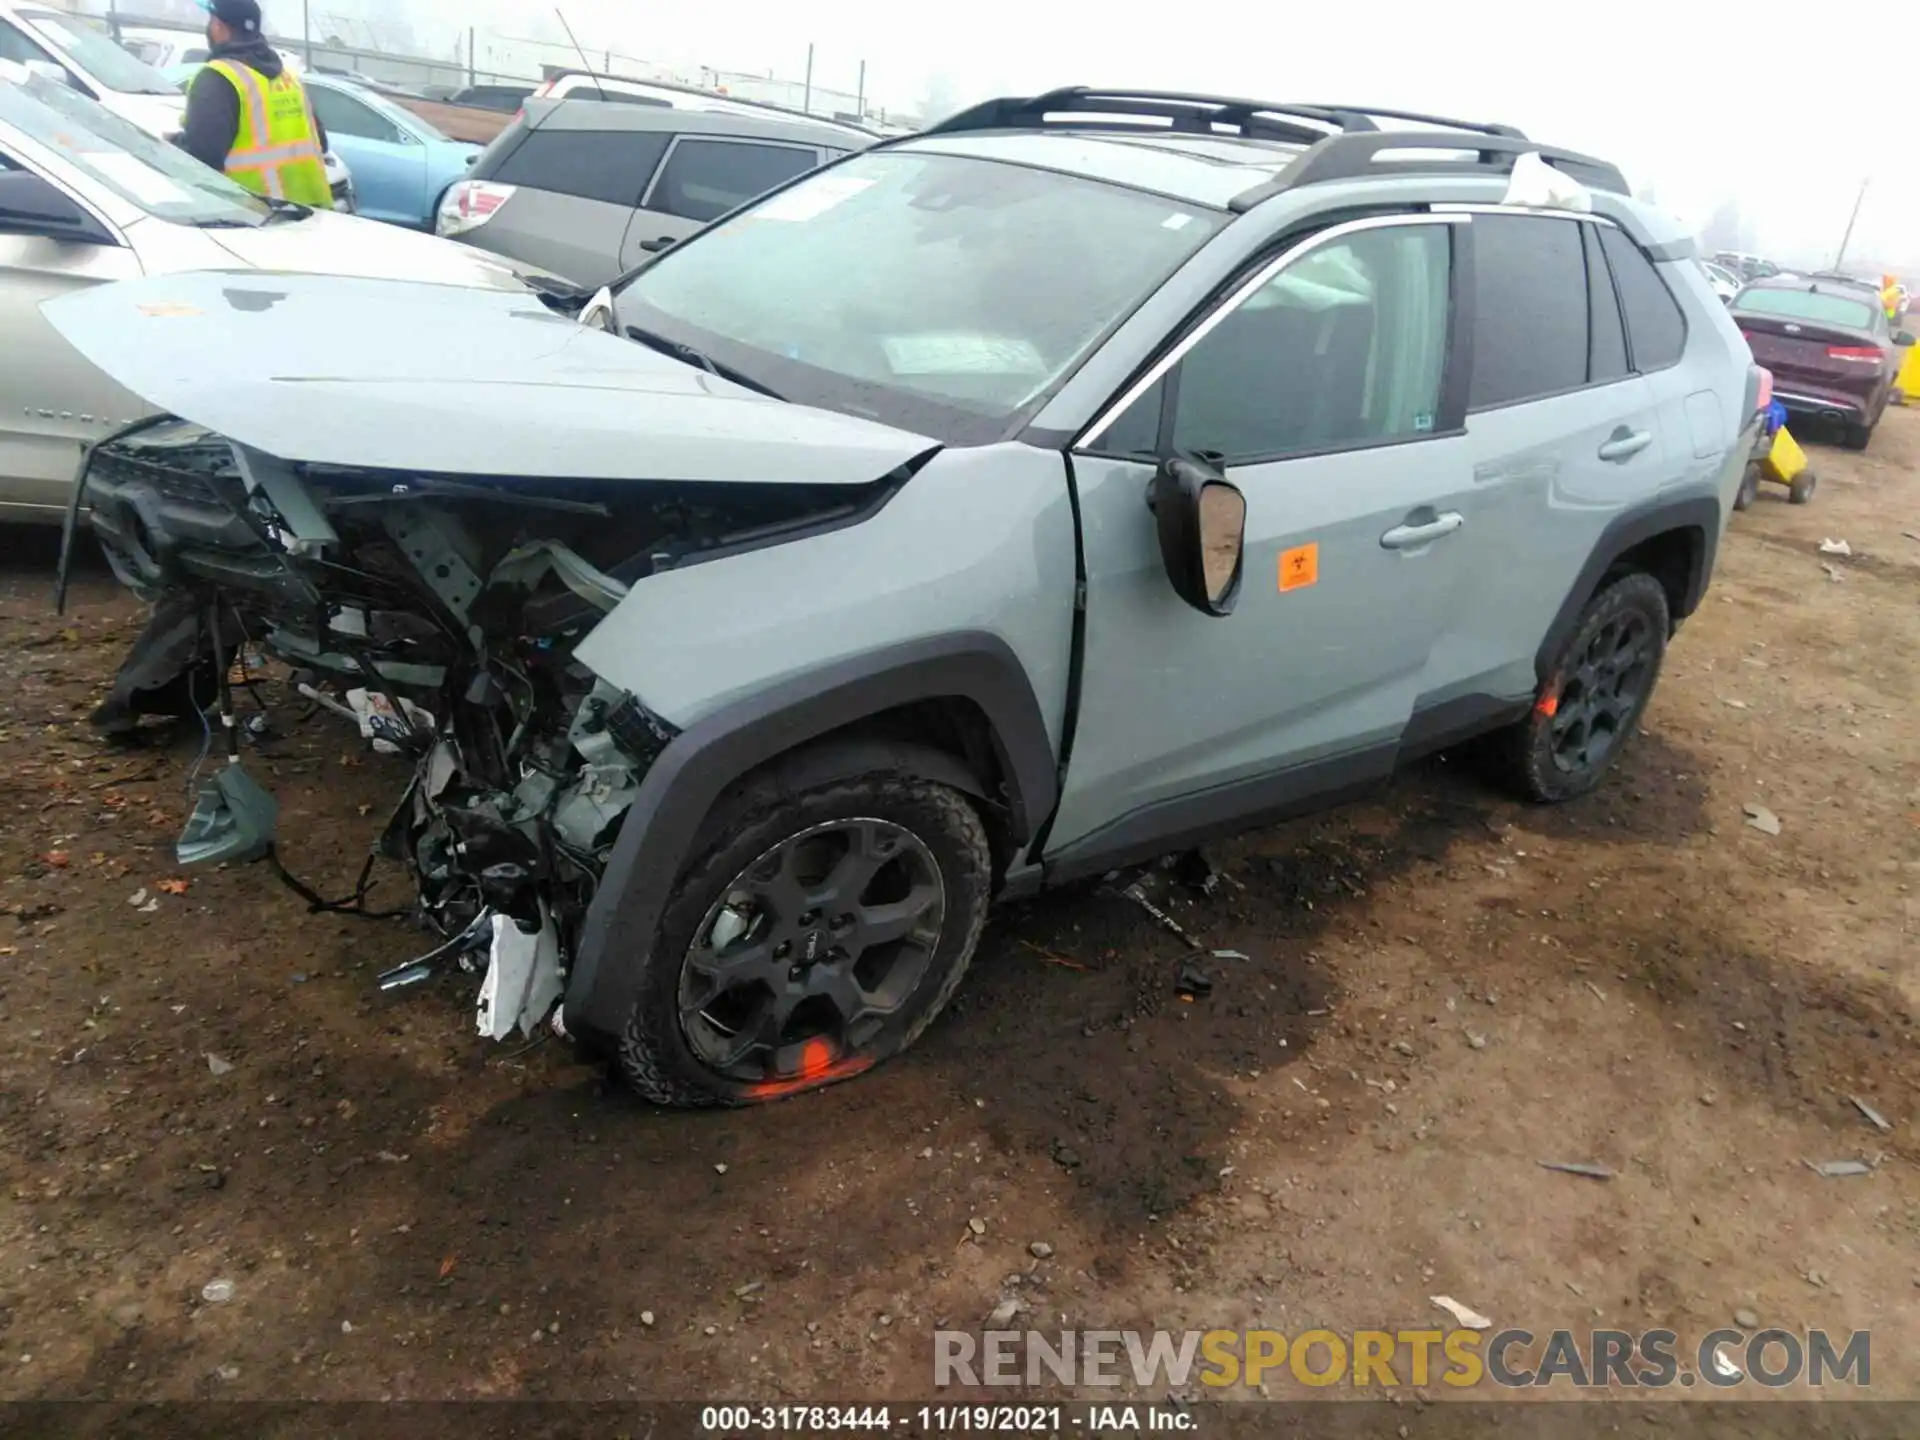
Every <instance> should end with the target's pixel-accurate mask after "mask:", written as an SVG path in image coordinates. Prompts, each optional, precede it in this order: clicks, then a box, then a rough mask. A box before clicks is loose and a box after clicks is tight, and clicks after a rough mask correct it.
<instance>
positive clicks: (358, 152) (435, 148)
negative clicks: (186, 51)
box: [167, 65, 481, 231]
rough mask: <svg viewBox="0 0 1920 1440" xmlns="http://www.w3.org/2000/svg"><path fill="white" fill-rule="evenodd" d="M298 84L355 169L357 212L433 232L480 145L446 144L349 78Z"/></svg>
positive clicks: (184, 75) (189, 69)
mask: <svg viewBox="0 0 1920 1440" xmlns="http://www.w3.org/2000/svg"><path fill="white" fill-rule="evenodd" d="M199 68H200V67H199V66H198V65H180V66H175V67H174V68H173V69H172V70H170V71H168V72H167V76H168V78H169V79H172V80H177V81H179V83H180V84H181V86H182V87H183V88H184V87H185V86H186V85H187V84H188V83H190V81H191V78H192V75H193V73H194V72H195V71H197V70H198V69H199ZM300 82H301V83H302V84H303V85H305V86H306V87H307V95H308V97H309V98H310V99H311V100H312V102H313V111H314V114H315V115H317V116H318V117H319V119H320V124H321V125H322V127H324V128H325V130H326V132H327V148H328V149H329V151H331V152H332V153H333V154H334V155H336V156H338V157H339V158H340V159H341V160H343V161H345V162H346V166H347V169H348V170H349V171H351V172H352V175H353V190H354V208H355V210H357V211H358V212H359V213H360V214H362V215H364V216H366V217H367V218H368V219H370V220H385V221H388V222H389V223H391V224H394V225H405V226H408V227H409V228H411V229H414V230H427V231H431V230H432V229H433V219H434V214H435V212H436V211H438V209H439V208H440V197H441V196H442V195H444V194H445V193H446V191H447V187H448V186H450V185H452V184H453V183H454V181H456V180H459V179H461V178H463V177H464V176H465V175H466V173H467V167H468V166H469V165H471V164H472V163H473V158H474V156H476V155H478V154H479V153H480V150H481V147H480V146H478V145H472V144H468V143H467V142H466V141H464V140H449V139H448V138H447V137H446V136H445V135H442V134H441V133H440V132H439V131H438V130H436V129H434V128H433V126H431V125H429V124H428V123H427V122H426V121H425V120H422V119H421V118H420V117H419V116H418V115H416V114H414V113H413V112H412V111H411V110H408V109H406V108H405V107H404V106H400V105H396V104H395V103H394V102H393V101H391V100H389V99H388V98H387V97H386V96H384V95H378V94H375V93H374V92H373V91H371V90H367V89H364V88H362V87H361V86H358V85H355V84H353V83H352V82H351V81H348V80H342V79H339V78H337V77H335V76H332V75H318V74H315V73H314V72H313V71H311V70H309V71H306V72H304V73H302V74H301V76H300Z"/></svg>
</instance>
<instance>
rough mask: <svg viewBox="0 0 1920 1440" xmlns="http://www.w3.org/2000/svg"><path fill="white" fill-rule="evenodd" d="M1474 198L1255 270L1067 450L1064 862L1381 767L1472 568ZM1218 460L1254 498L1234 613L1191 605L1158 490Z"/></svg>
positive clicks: (1226, 821)
mask: <svg viewBox="0 0 1920 1440" xmlns="http://www.w3.org/2000/svg"><path fill="white" fill-rule="evenodd" d="M1462 223H1464V220H1463V218H1462V217H1441V216H1432V217H1426V216H1422V217H1412V216H1402V217H1387V218H1382V219H1372V220H1362V221H1355V222H1351V223H1349V224H1347V225H1342V226H1336V227H1334V228H1332V229H1330V230H1328V231H1325V232H1322V233H1321V234H1320V235H1319V236H1317V237H1315V238H1314V239H1312V240H1310V241H1308V242H1306V243H1305V244H1303V245H1300V246H1296V247H1295V248H1294V249H1293V250H1292V251H1290V252H1289V253H1288V254H1287V255H1286V256H1284V257H1282V259H1281V260H1280V261H1278V262H1276V263H1277V265H1278V268H1277V269H1275V268H1272V267H1269V269H1268V271H1267V272H1265V273H1259V274H1256V275H1254V276H1253V277H1252V278H1251V279H1249V280H1248V281H1246V282H1245V283H1244V284H1242V285H1241V286H1240V288H1239V289H1238V290H1236V291H1235V292H1234V293H1233V294H1232V295H1231V296H1230V297H1229V298H1228V299H1227V300H1226V301H1225V302H1224V303H1223V305H1222V306H1221V307H1220V308H1219V309H1217V310H1216V311H1214V312H1213V313H1211V314H1210V315H1209V316H1208V317H1207V318H1206V319H1205V320H1203V321H1201V322H1200V324H1199V325H1198V326H1197V327H1196V329H1195V331H1194V333H1193V335H1191V336H1189V337H1188V339H1187V340H1186V341H1183V342H1182V345H1181V346H1178V347H1176V348H1175V350H1174V351H1173V352H1172V353H1173V355H1174V356H1176V357H1178V360H1177V363H1175V364H1174V365H1173V366H1172V367H1171V368H1170V369H1168V370H1167V372H1166V373H1165V374H1164V375H1163V376H1162V377H1161V378H1160V379H1159V380H1157V381H1155V382H1154V383H1153V384H1152V386H1151V388H1150V389H1148V390H1147V391H1145V392H1144V393H1142V394H1141V395H1140V396H1139V397H1138V398H1137V399H1136V400H1135V401H1134V402H1133V403H1132V404H1131V405H1130V406H1128V407H1127V408H1126V409H1125V410H1124V411H1122V412H1121V413H1120V415H1119V416H1118V417H1117V418H1116V419H1114V420H1113V421H1112V422H1111V423H1110V424H1104V425H1103V424H1102V423H1100V422H1096V425H1095V427H1094V429H1092V430H1090V431H1089V432H1088V439H1087V441H1086V443H1084V444H1083V445H1082V446H1081V447H1080V449H1079V450H1077V451H1076V453H1075V454H1074V456H1073V465H1074V474H1075V478H1076V483H1077V485H1078V488H1079V498H1080V507H1081V519H1082V527H1083V534H1084V544H1085V555H1086V571H1087V599H1086V605H1087V618H1086V652H1085V664H1084V669H1083V672H1082V686H1081V698H1080V704H1079V711H1078V715H1079V719H1078V725H1077V729H1076V734H1075V738H1074V742H1073V750H1072V755H1071V759H1070V762H1069V764H1068V769H1067V776H1066V782H1065V786H1064V791H1063V795H1062V799H1061V804H1060V808H1059V811H1058V813H1057V815H1056V818H1055V822H1054V826H1053V830H1052V832H1051V835H1050V837H1049V843H1048V851H1049V854H1048V859H1049V861H1050V863H1052V864H1053V865H1054V867H1055V869H1056V872H1057V873H1059V874H1061V875H1062V876H1066V875H1070V874H1073V873H1082V872H1084V871H1086V870H1089V869H1095V868H1099V867H1100V866H1102V865H1104V864H1108V863H1117V862H1118V861H1120V860H1122V859H1126V858H1131V857H1134V856H1145V855H1150V854H1152V853H1155V852H1156V851H1164V850H1167V849H1171V848H1174V847H1175V845H1177V844H1180V843H1184V842H1186V841H1188V840H1190V839H1197V838H1199V837H1200V836H1201V835H1203V834H1205V833H1208V832H1211V831H1217V830H1223V829H1229V828H1233V827H1234V826H1236V825H1239V824H1246V823H1251V822H1253V821H1255V820H1257V819H1259V818H1260V817H1261V816H1263V815H1270V814H1275V813H1280V812H1284V811H1286V810H1288V809H1291V808H1294V807H1296V806H1303V805H1305V804H1307V803H1309V802H1312V801H1317V800H1320V799H1324V798H1326V797H1327V796H1329V795H1330V794H1332V793H1334V792H1337V791H1339V790H1342V789H1344V788H1347V787H1349V786H1353V787H1358V786H1360V785H1363V784H1366V783H1369V782H1372V781H1375V780H1378V779H1380V778H1382V777H1384V776H1385V775H1386V774H1388V773H1389V772H1390V771H1391V769H1392V766H1393V760H1394V753H1395V750H1396V748H1397V747H1398V745H1399V742H1400V738H1401V734H1402V732H1403V730H1404V729H1405V728H1406V725H1407V721H1408V717H1409V715H1410V714H1411V712H1412V708H1413V703H1414V699H1415V697H1416V696H1417V695H1419V694H1420V693H1421V691H1422V689H1423V680H1422V675H1423V671H1424V669H1425V667H1426V664H1427V659H1428V655H1429V653H1430V652H1431V650H1432V648H1433V645H1434V642H1435V640H1436V638H1437V637H1438V636H1439V635H1440V633H1441V632H1442V630H1443V629H1444V627H1445V626H1446V625H1447V623H1448V620H1449V616H1450V615H1451V613H1452V611H1453V610H1454V608H1455V607H1456V605H1457V603H1458V596H1457V591H1458V590H1459V588H1460V587H1461V585H1462V583H1463V582H1464V581H1466V580H1468V579H1469V578H1470V577H1469V576H1468V575H1467V574H1466V568H1465V567H1464V566H1463V565H1462V564H1461V563H1460V561H1461V556H1462V555H1463V554H1464V553H1465V544H1466V541H1465V539H1464V538H1463V532H1464V531H1466V530H1467V528H1468V527H1469V526H1470V525H1471V524H1472V519H1473V497H1472V488H1473V466H1472V462H1471V459H1470V455H1469V451H1468V448H1467V441H1466V438H1465V436H1464V434H1463V433H1462V430H1461V422H1462V416H1463V413H1464V398H1465V391H1464V387H1463V385H1461V384H1459V383H1457V382H1456V381H1455V379H1454V378H1453V377H1451V376H1450V374H1449V370H1450V367H1449V355H1450V353H1451V347H1450V344H1449V335H1450V327H1451V325H1452V324H1453V323H1454V322H1453V318H1452V313H1451V312H1452V304H1451V297H1452V284H1451V276H1452V267H1453V250H1454V242H1453V237H1454V232H1455V229H1456V228H1457V227H1458V226H1459V225H1460V224H1462ZM1174 453H1178V454H1184V455H1187V456H1190V457H1196V458H1201V459H1203V460H1206V461H1209V462H1210V463H1213V464H1215V465H1217V466H1218V467H1219V468H1221V469H1222V470H1224V472H1225V474H1226V477H1227V479H1228V480H1230V481H1232V482H1233V483H1234V484H1235V485H1237V486H1238V487H1239V488H1240V490H1241V491H1242V493H1243V494H1244V495H1245V496H1246V502H1247V518H1246V545H1245V569H1244V575H1243V580H1242V583H1241V588H1240V593H1239V599H1238V603H1237V606H1236V608H1235V609H1234V611H1233V613H1231V614H1230V615H1227V616H1225V617H1223V618H1215V617H1210V616H1206V615H1202V614H1200V613H1199V612H1197V611H1195V610H1193V609H1190V608H1189V607H1188V606H1186V605H1185V604H1183V603H1182V602H1181V601H1180V600H1179V599H1178V598H1177V597H1176V596H1175V595H1174V592H1173V590H1172V588H1171V587H1170V586H1169V584H1168V582H1167V578H1166V574H1165V571H1164V568H1163V566H1162V563H1161V558H1160V554H1159V549H1158V544H1157V540H1156V531H1155V525H1154V517H1153V516H1152V514H1151V513H1150V512H1149V511H1148V509H1147V505H1146V494H1147V490H1148V485H1149V482H1150V480H1151V478H1152V476H1153V473H1154V470H1155V465H1156V462H1157V460H1158V459H1160V458H1164V457H1165V456H1167V455H1169V454H1174Z"/></svg>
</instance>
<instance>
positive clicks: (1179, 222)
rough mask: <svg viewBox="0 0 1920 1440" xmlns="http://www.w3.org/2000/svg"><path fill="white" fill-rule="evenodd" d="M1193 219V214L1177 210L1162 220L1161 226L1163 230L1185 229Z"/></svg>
mask: <svg viewBox="0 0 1920 1440" xmlns="http://www.w3.org/2000/svg"><path fill="white" fill-rule="evenodd" d="M1192 220H1193V216H1191V215H1186V214H1183V213H1181V212H1180V211H1178V210H1176V211H1174V212H1173V214H1171V215H1169V216H1168V217H1167V218H1166V219H1164V220H1162V221H1161V222H1160V228H1161V229H1162V230H1184V229H1186V228H1187V226H1188V224H1189V223H1190V222H1191V221H1192Z"/></svg>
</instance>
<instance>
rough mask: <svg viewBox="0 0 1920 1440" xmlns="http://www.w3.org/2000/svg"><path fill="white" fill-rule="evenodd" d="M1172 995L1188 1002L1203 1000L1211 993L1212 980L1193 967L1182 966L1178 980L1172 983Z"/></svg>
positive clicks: (1204, 972)
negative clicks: (1183, 998) (1188, 1000)
mask: <svg viewBox="0 0 1920 1440" xmlns="http://www.w3.org/2000/svg"><path fill="white" fill-rule="evenodd" d="M1173 993H1174V994H1176V995H1180V996H1184V997H1185V998H1187V999H1190V1000H1204V999H1206V997H1207V996H1209V995H1211V994H1212V993H1213V980H1212V978H1211V977H1210V976H1209V975H1208V974H1207V973H1206V971H1204V970H1202V969H1200V968H1199V967H1198V966H1195V965H1182V966H1181V967H1180V975H1179V978H1178V979H1176V980H1175V981H1174V985H1173Z"/></svg>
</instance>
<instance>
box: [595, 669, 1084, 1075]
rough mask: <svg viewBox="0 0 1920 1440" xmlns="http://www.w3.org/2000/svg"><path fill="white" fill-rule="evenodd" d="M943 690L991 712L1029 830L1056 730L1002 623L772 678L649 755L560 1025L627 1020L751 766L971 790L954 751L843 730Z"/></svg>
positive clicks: (1014, 824) (1016, 807)
mask: <svg viewBox="0 0 1920 1440" xmlns="http://www.w3.org/2000/svg"><path fill="white" fill-rule="evenodd" d="M942 699H959V700H966V701H970V702H972V703H973V704H975V705H977V706H978V707H979V708H980V711H981V712H982V713H983V714H984V715H985V716H986V719H987V724H988V727H989V730H990V733H991V737H992V743H993V746H994V750H995V754H996V758H997V760H998V762H999V765H1000V770H1001V775H1002V778H1003V780H1004V795H1003V796H1001V797H999V798H1001V799H1002V800H1004V803H1005V808H1006V812H1007V822H1008V825H1009V828H1010V829H1011V832H1012V838H1013V840H1014V841H1015V842H1016V843H1025V842H1026V841H1027V840H1028V839H1030V838H1031V836H1032V835H1033V833H1034V831H1035V830H1036V829H1037V827H1038V826H1039V825H1040V824H1041V822H1042V821H1043V820H1044V819H1045V818H1046V817H1047V816H1048V815H1049V814H1051V813H1052V810H1053V806H1054V802H1055V799H1056V797H1057V788H1058V778H1057V774H1056V770H1055V759H1054V753H1053V744H1052V741H1051V740H1050V739H1049V738H1048V735H1047V728H1046V721H1045V719H1044V717H1043V715H1042V713H1041V709H1040V703H1039V701H1038V699H1037V698H1036V697H1035V695H1034V692H1033V686H1032V684H1031V683H1030V682H1029V681H1028V679H1027V673H1026V670H1025V668H1024V667H1023V666H1022V665H1021V663H1020V661H1019V658H1018V657H1017V656H1016V655H1015V654H1014V653H1013V650H1012V648H1011V647H1009V646H1008V645H1007V643H1006V642H1005V641H1004V640H1002V639H1001V638H1000V637H999V636H997V635H993V634H990V633H988V632H986V631H961V632H955V633H952V634H947V635H940V636H932V637H928V638H926V639H922V640H915V641H912V642H909V643H907V644H903V645H897V646H891V647H888V648H886V649H882V650H877V651H872V652H870V653H868V654H865V655H861V656H856V657H853V658H851V659H848V660H843V661H839V662H836V663H834V664H832V665H827V666H823V667H821V668H820V669H818V670H812V671H808V672H806V673H804V674H802V675H798V676H795V677H793V678H790V679H788V680H784V681H781V682H780V683H779V684H776V685H770V686H768V687H766V688H765V689H764V690H760V691H756V692H755V693H753V694H751V695H748V696H746V697H745V698H743V699H741V700H738V701H736V702H734V703H733V704H731V705H727V706H724V707H722V708H721V709H719V710H717V711H715V712H714V713H713V714H711V715H708V716H707V717H705V718H704V719H701V720H697V721H695V722H694V723H693V724H691V725H689V726H688V727H687V728H686V729H685V730H683V731H681V732H680V733H679V734H678V735H676V736H675V737H674V738H673V740H672V741H671V742H670V743H669V744H668V745H667V747H666V749H665V750H663V751H662V752H661V753H660V755H659V757H658V758H657V759H656V760H655V761H654V762H653V765H652V766H651V767H650V768H649V769H648V771H647V773H646V776H645V778H644V779H643V780H642V781H641V784H640V792H639V794H638V795H637V796H636V797H635V799H634V802H633V805H632V807H631V808H630V809H629V810H628V812H627V816H626V820H625V822H624V823H623V824H622V826H621V830H620V836H619V839H618V840H616V841H615V842H614V847H613V854H612V855H611V857H610V858H609V859H608V861H607V866H606V870H605V872H604V873H603V874H602V876H601V879H600V885H599V888H598V889H597V890H596V892H595V893H594V898H593V903H592V905H591V906H590V907H589V909H588V911H587V920H586V924H585V926H584V928H583V931H582V934H581V939H580V945H579V953H578V954H577V955H576V956H575V957H574V960H573V966H572V970H571V972H570V973H569V975H568V977H567V991H566V999H565V1008H564V1011H563V1015H564V1017H565V1023H566V1026H567V1029H568V1031H569V1032H575V1033H578V1034H579V1035H580V1036H581V1037H582V1038H584V1039H588V1040H590V1041H591V1040H594V1039H598V1040H601V1041H605V1040H607V1039H609V1038H611V1037H613V1036H615V1035H618V1034H619V1033H620V1030H621V1029H622V1027H623V1026H625V1024H626V1023H627V1019H628V1016H629V1014H630V1013H631V1011H632V1008H633V1005H634V1002H635V1000H636V999H637V998H638V996H639V990H640V973H641V968H642V965H643V962H644V961H645V959H646V957H647V953H648V950H649V949H650V948H651V946H652V943H653V936H654V932H655V930H656V929H657V928H658V926H659V922H660V916H661V913H662V912H663V911H664V910H665V908H666V906H667V903H668V898H669V895H670V893H671V891H672V888H673V884H674V882H675V881H676V880H677V879H678V878H679V876H680V873H681V871H682V870H683V869H684V868H685V866H686V864H687V862H688V860H689V859H691V858H692V856H693V855H694V853H695V852H696V850H697V847H698V845H699V843H700V841H701V839H702V832H703V830H704V828H705V825H706V822H707V819H708V816H709V815H710V814H711V813H712V812H713V809H714V806H715V805H716V804H717V803H718V802H719V801H720V800H721V799H722V798H723V797H724V796H725V795H726V794H727V792H728V791H729V790H730V789H732V788H733V787H734V786H735V785H736V784H737V783H738V782H739V781H740V780H742V779H743V778H744V777H746V776H747V775H749V774H750V773H752V772H754V771H757V770H762V769H763V768H764V767H767V766H768V765H769V764H770V763H774V762H777V763H774V770H773V774H774V775H775V777H776V783H779V784H781V785H785V786H790V787H794V788H805V787H810V786H811V785H814V784H820V783H825V782H827V781H831V780H835V779H845V778H849V777H850V776H851V775H852V774H857V773H861V771H862V770H865V769H873V768H909V769H911V770H912V772H913V773H917V774H920V775H922V776H923V777H924V778H926V779H929V780H935V781H939V782H941V783H943V784H951V785H954V786H956V787H957V788H959V789H963V790H969V791H971V792H972V793H975V794H980V793H981V792H982V789H983V785H982V782H981V780H980V778H979V777H976V776H973V775H972V774H971V773H970V772H968V770H967V768H966V767H965V766H964V765H962V764H961V763H960V762H958V761H957V760H954V759H953V758H952V757H950V756H946V755H943V754H940V753H939V752H937V751H932V750H929V749H925V748H923V747H921V746H918V745H913V744H904V743H900V742H891V741H888V740H885V739H880V738H872V739H869V738H866V737H853V738H839V736H838V732H844V731H846V730H848V729H849V727H852V726H856V725H858V724H859V722H860V721H862V720H866V719H869V718H871V717H873V716H875V715H878V714H881V713H882V712H884V711H887V710H892V709H895V708H897V707H899V706H902V705H908V704H912V703H914V702H916V701H930V700H934V701H937V700H942ZM815 742H822V743H815ZM849 766H858V767H859V768H858V769H849V768H848V767H849Z"/></svg>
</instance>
